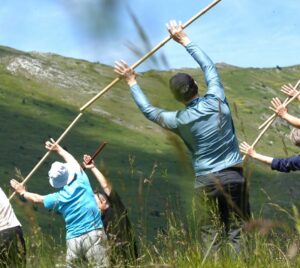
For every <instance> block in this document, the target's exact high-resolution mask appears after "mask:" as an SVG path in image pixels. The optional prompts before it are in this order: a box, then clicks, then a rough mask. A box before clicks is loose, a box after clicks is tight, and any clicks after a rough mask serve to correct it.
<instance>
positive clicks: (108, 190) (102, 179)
mask: <svg viewBox="0 0 300 268" xmlns="http://www.w3.org/2000/svg"><path fill="white" fill-rule="evenodd" d="M90 160H91V156H90V155H86V154H85V155H84V156H83V166H84V167H85V168H86V169H90V170H91V171H92V173H93V174H94V176H95V177H96V179H97V181H98V182H99V184H100V186H101V188H102V189H103V191H104V192H105V193H106V194H107V195H108V196H109V195H110V193H111V190H112V187H111V184H110V183H109V181H108V180H107V179H106V178H105V177H104V175H103V174H102V173H101V172H100V170H99V169H98V168H97V167H96V166H95V163H94V161H92V162H91V163H90V164H88V163H89V162H90Z"/></svg>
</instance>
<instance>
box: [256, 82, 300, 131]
mask: <svg viewBox="0 0 300 268" xmlns="http://www.w3.org/2000/svg"><path fill="white" fill-rule="evenodd" d="M299 85H300V80H299V81H298V82H297V84H296V85H295V86H294V88H293V89H294V90H295V91H296V90H297V88H298V86H299ZM298 93H299V92H298ZM298 93H297V94H298ZM297 94H295V95H297ZM298 96H299V95H297V97H298ZM291 99H293V100H294V99H295V98H294V96H293V97H292V98H290V97H289V98H286V99H285V101H284V102H283V105H284V106H286V105H287V103H288V101H289V100H291ZM274 117H276V113H274V114H272V115H271V116H270V117H269V118H268V119H267V120H266V121H265V122H264V123H262V124H261V125H260V126H259V127H258V129H262V128H263V127H264V126H265V125H267V124H268V123H269V122H270V121H271V120H272V119H273V118H274Z"/></svg>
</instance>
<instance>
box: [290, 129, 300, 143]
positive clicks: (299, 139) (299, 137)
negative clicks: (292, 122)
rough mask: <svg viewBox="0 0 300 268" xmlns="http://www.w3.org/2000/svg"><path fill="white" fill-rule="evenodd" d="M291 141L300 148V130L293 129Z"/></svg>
mask: <svg viewBox="0 0 300 268" xmlns="http://www.w3.org/2000/svg"><path fill="white" fill-rule="evenodd" d="M290 139H291V141H292V143H294V144H295V145H296V146H298V147H300V129H298V128H293V129H292V131H291V134H290Z"/></svg>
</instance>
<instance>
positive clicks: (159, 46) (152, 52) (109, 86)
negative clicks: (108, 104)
mask: <svg viewBox="0 0 300 268" xmlns="http://www.w3.org/2000/svg"><path fill="white" fill-rule="evenodd" d="M219 2H221V0H215V1H214V2H212V3H211V4H210V5H208V6H207V7H206V8H204V9H203V10H201V11H200V12H199V13H197V14H196V15H195V16H193V17H192V18H191V19H190V20H188V21H187V22H186V23H185V24H183V29H184V28H186V27H188V26H189V25H190V24H192V23H193V22H194V21H195V20H197V19H198V18H199V17H201V16H202V15H203V14H205V13H206V12H207V11H208V10H210V9H211V8H213V7H214V6H215V5H216V4H218V3H219ZM171 39H172V36H168V37H167V38H165V39H163V40H162V41H161V42H160V43H159V44H158V45H156V46H155V47H154V48H153V49H151V50H150V51H149V52H148V53H147V54H145V55H144V56H143V57H142V58H140V59H139V60H138V61H137V62H136V63H134V64H133V65H132V66H131V68H132V69H135V68H136V67H137V66H139V65H140V64H141V63H142V62H144V61H145V60H146V59H148V58H149V57H150V56H151V55H153V54H154V53H155V52H156V51H157V50H159V49H160V48H161V47H163V46H164V45H165V44H166V43H167V42H168V41H170V40H171ZM120 80H121V79H120V78H119V77H118V78H115V79H114V80H113V81H112V82H111V83H110V84H108V85H107V86H106V87H105V88H104V89H102V90H101V91H100V92H99V93H98V94H97V95H95V96H94V97H93V98H92V99H90V100H89V101H88V102H87V103H86V104H84V105H83V106H82V107H81V108H80V112H83V111H84V110H85V109H86V108H88V107H89V106H90V105H92V104H93V103H94V102H95V101H96V100H97V99H99V98H100V97H101V96H102V95H103V94H105V93H106V92H107V91H108V90H110V89H111V88H112V87H113V86H114V85H115V84H117V83H118V82H119V81H120Z"/></svg>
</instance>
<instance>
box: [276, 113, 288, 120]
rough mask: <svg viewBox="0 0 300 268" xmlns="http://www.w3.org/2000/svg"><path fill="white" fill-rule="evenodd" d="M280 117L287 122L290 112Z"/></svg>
mask: <svg viewBox="0 0 300 268" xmlns="http://www.w3.org/2000/svg"><path fill="white" fill-rule="evenodd" d="M278 116H279V117H281V118H282V119H285V120H287V118H288V116H289V114H288V112H285V113H283V114H279V115H278Z"/></svg>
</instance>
